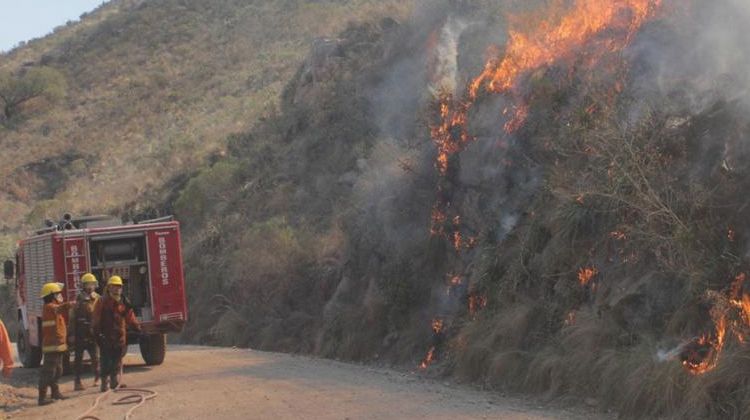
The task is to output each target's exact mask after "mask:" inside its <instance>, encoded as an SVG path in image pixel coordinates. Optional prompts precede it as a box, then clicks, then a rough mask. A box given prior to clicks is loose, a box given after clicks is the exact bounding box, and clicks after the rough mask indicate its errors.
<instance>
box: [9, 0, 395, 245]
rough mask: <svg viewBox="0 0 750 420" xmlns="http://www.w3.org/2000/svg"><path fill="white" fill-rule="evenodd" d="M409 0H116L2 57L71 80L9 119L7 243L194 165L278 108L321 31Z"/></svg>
mask: <svg viewBox="0 0 750 420" xmlns="http://www.w3.org/2000/svg"><path fill="white" fill-rule="evenodd" d="M408 4H409V2H379V1H366V0H362V1H347V2H344V3H342V2H339V1H322V2H314V3H310V2H304V1H284V2H268V1H249V2H248V1H234V0H219V1H210V2H206V1H197V0H196V1H190V0H188V1H185V0H154V1H142V0H118V1H113V2H110V3H106V4H104V5H103V6H101V7H100V8H99V9H97V10H96V11H94V12H92V13H90V14H86V15H84V16H82V18H81V21H80V22H75V23H74V22H71V23H69V24H67V25H65V26H63V27H60V28H58V29H57V30H56V31H55V32H54V33H52V34H50V35H49V36H47V37H44V38H41V39H37V40H33V41H31V42H29V43H26V44H25V45H23V46H20V47H18V48H16V49H15V50H13V51H11V52H9V53H6V54H4V55H2V56H0V71H8V72H11V73H13V74H19V73H23V72H24V71H27V70H29V69H31V68H35V67H40V66H46V67H50V68H52V69H54V70H56V71H58V72H59V73H61V74H62V75H63V76H64V78H65V80H66V82H67V85H68V86H67V94H66V96H65V97H64V98H63V99H62V101H60V102H59V103H57V104H56V105H54V106H52V107H36V106H34V104H32V106H29V109H28V110H27V111H28V112H26V115H25V116H24V118H19V119H18V120H17V121H13V122H12V124H0V150H1V152H0V176H2V178H3V179H4V182H3V183H2V185H0V203H1V204H2V205H0V231H2V232H3V237H2V242H3V243H4V245H3V247H4V248H5V249H6V251H5V252H7V249H8V248H10V244H12V243H14V241H15V237H16V236H17V234H18V232H19V231H22V230H24V229H29V228H31V227H36V226H39V224H40V223H41V222H42V221H43V219H44V217H53V218H57V217H60V215H61V214H62V213H61V212H63V211H72V212H75V213H79V214H80V213H83V212H87V213H101V212H114V213H117V212H120V211H121V209H122V208H123V207H125V205H126V204H127V203H128V202H130V201H133V200H136V199H137V198H139V197H141V196H142V195H145V194H147V193H150V194H153V193H154V191H160V187H162V186H164V185H166V184H168V183H170V182H174V181H175V180H176V179H179V177H180V176H181V175H182V174H184V173H191V172H193V171H195V170H196V168H197V167H199V166H200V165H202V164H203V163H204V162H205V161H206V159H207V158H208V157H209V156H210V155H212V154H217V153H218V154H221V153H223V150H224V148H225V142H226V138H227V136H228V135H229V134H230V133H234V132H239V131H242V130H245V129H247V128H248V127H249V126H250V125H251V124H252V121H254V120H255V119H256V118H258V117H260V116H261V115H262V114H263V112H267V110H268V109H272V108H273V107H274V106H275V104H276V103H277V101H278V97H279V94H280V92H281V88H282V87H283V86H284V84H285V83H286V82H287V81H288V80H289V79H290V78H291V76H292V75H293V74H294V71H295V69H296V66H297V64H298V63H299V61H300V60H301V59H302V58H303V57H304V54H305V53H306V51H307V49H308V46H309V44H310V42H311V40H312V39H314V38H315V37H317V36H320V35H323V34H330V33H336V32H338V31H339V30H340V29H341V28H343V27H344V25H345V24H346V23H347V22H349V21H351V20H358V19H361V18H363V17H367V18H371V17H377V16H378V15H379V14H382V13H384V12H387V13H389V14H395V15H398V14H400V13H405V12H407V11H408V10H409V6H408ZM37 108H38V109H37ZM138 204H141V203H138ZM131 207H132V206H131Z"/></svg>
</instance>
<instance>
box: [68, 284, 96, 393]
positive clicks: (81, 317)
mask: <svg viewBox="0 0 750 420" xmlns="http://www.w3.org/2000/svg"><path fill="white" fill-rule="evenodd" d="M99 298H100V296H99V294H97V293H96V292H92V293H90V294H89V293H88V292H86V291H85V290H83V291H81V293H79V294H78V296H76V304H75V307H74V309H73V322H72V324H73V331H72V333H73V334H72V335H73V337H74V343H75V356H74V357H75V359H74V365H73V366H74V369H75V375H76V379H75V384H76V385H75V386H76V389H78V390H82V389H84V387H83V384H82V383H81V371H82V370H83V353H84V352H87V353H88V354H89V357H90V358H91V366H92V368H93V369H94V383H95V384H96V382H97V381H98V380H99V348H98V347H97V345H96V340H95V337H94V329H93V327H92V325H91V321H92V320H91V318H92V315H93V313H94V307H95V306H96V302H97V301H98V300H99Z"/></svg>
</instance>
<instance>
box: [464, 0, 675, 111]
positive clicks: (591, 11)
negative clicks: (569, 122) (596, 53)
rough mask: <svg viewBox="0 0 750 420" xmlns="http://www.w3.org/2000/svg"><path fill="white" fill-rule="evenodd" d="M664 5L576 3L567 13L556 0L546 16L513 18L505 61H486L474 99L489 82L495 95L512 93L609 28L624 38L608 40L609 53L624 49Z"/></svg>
mask: <svg viewBox="0 0 750 420" xmlns="http://www.w3.org/2000/svg"><path fill="white" fill-rule="evenodd" d="M661 3H662V0H576V1H575V4H574V5H573V6H572V7H570V8H568V10H565V9H566V7H565V2H564V1H563V0H554V2H553V5H552V7H551V8H549V9H548V10H547V11H546V12H547V13H546V14H543V15H541V14H532V15H525V16H524V15H522V16H517V17H511V26H512V29H511V30H510V34H509V40H508V42H507V44H506V45H505V53H504V57H503V59H502V60H498V59H496V58H493V59H490V60H489V61H488V62H487V65H486V66H485V70H484V72H483V73H482V74H481V75H479V77H477V78H476V79H475V80H474V81H473V82H472V84H471V88H470V96H471V98H472V99H473V98H476V97H477V94H478V93H479V90H480V89H481V88H482V86H483V85H484V84H485V83H488V82H489V84H488V86H487V90H488V91H490V92H494V93H497V92H503V91H508V90H510V89H512V88H514V87H515V85H516V83H517V81H518V78H519V76H521V75H522V74H524V73H525V72H527V71H529V70H533V69H535V68H539V67H542V66H545V65H550V64H552V63H554V62H555V61H557V60H559V59H561V58H564V57H568V56H570V55H571V54H572V53H574V52H576V50H578V49H579V48H580V47H581V46H583V45H585V44H586V43H588V42H590V41H593V40H595V39H596V37H597V36H598V35H599V34H601V33H602V32H604V31H605V30H607V31H608V32H620V33H622V34H623V36H620V37H612V38H609V39H607V40H606V41H605V42H604V44H605V46H606V47H608V48H606V50H608V51H617V50H620V49H622V48H623V47H625V46H626V45H627V44H628V43H630V40H631V39H632V37H633V35H635V33H636V31H637V30H638V29H639V28H640V27H641V26H642V25H643V24H644V23H645V21H646V20H647V19H649V18H651V17H652V16H653V15H654V13H655V11H656V9H657V8H658V7H659V6H660V5H661Z"/></svg>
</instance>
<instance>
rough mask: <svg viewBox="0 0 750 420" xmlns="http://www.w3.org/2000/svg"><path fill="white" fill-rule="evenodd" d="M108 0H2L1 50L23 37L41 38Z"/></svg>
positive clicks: (0, 18) (0, 2) (6, 49)
mask: <svg viewBox="0 0 750 420" xmlns="http://www.w3.org/2000/svg"><path fill="white" fill-rule="evenodd" d="M102 3H105V1H104V0H0V52H1V51H8V50H10V49H11V48H13V47H14V46H15V45H16V44H18V42H20V41H28V40H30V39H32V38H39V37H42V36H44V35H47V34H48V33H50V32H52V29H54V28H55V27H56V26H59V25H63V24H65V22H67V21H69V20H78V17H79V16H80V15H81V14H82V13H83V12H90V11H92V10H94V9H95V8H97V7H98V6H99V5H101V4H102Z"/></svg>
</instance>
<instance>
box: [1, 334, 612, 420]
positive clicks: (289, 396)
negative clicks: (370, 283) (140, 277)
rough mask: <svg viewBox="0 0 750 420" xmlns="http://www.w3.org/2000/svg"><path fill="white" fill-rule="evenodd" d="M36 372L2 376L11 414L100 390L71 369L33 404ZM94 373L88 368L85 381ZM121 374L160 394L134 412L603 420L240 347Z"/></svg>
mask: <svg viewBox="0 0 750 420" xmlns="http://www.w3.org/2000/svg"><path fill="white" fill-rule="evenodd" d="M36 379H37V373H36V370H27V369H17V370H15V371H14V377H13V378H12V379H11V381H10V385H11V386H10V387H9V386H8V381H5V382H3V388H2V389H1V390H0V397H3V398H5V399H6V400H8V399H10V401H8V402H7V405H6V408H5V410H6V412H5V413H6V415H7V416H8V417H9V418H12V419H44V420H47V419H50V420H53V419H54V420H58V419H60V420H66V419H70V420H75V419H76V418H77V417H78V416H79V415H80V414H82V413H84V412H85V411H86V410H87V409H88V407H89V406H90V405H91V404H92V403H93V401H94V400H95V398H96V397H97V396H98V395H99V393H98V392H97V391H96V390H95V389H94V388H93V387H89V389H87V390H86V391H83V392H73V383H72V378H70V377H65V378H63V381H62V390H63V393H64V394H65V395H67V396H69V397H70V398H69V399H68V400H65V401H59V402H57V403H55V404H53V405H51V406H47V407H36V385H35V384H36ZM92 381H93V379H92V378H91V376H90V375H89V376H88V377H87V379H86V383H87V384H89V385H90V384H91V382H92ZM123 382H124V383H125V384H127V385H129V386H130V387H144V388H149V389H152V390H154V391H157V392H158V393H159V396H158V397H157V398H156V399H154V400H151V401H148V402H147V403H146V404H145V405H144V406H143V407H141V408H139V409H138V410H137V411H135V413H134V415H133V420H145V419H150V420H151V419H179V420H191V419H195V420H205V419H213V420H218V419H227V420H245V419H274V420H277V419H278V420H287V419H289V420H303V419H304V420H317V419H326V420H328V419H335V420H345V419H351V420H355V419H356V420H359V419H381V420H391V419H392V420H411V419H430V420H443V419H445V420H448V419H450V420H470V419H471V420H474V419H499V420H594V419H604V417H601V416H600V415H596V414H592V413H586V412H579V411H572V410H564V409H559V408H558V409H545V408H541V407H538V406H536V405H535V404H533V402H530V401H522V400H517V399H512V398H504V397H499V396H497V395H495V394H491V393H485V392H481V391H477V390H473V389H471V388H469V387H465V386H460V385H454V384H448V383H444V382H441V381H436V380H432V379H425V378H421V377H419V375H414V374H411V373H408V372H403V373H402V372H398V371H394V370H389V369H381V368H372V367H367V366H361V365H352V364H345V363H339V362H335V361H329V360H318V359H312V358H309V357H301V356H291V355H285V354H275V353H263V352H257V351H252V350H244V349H242V350H240V349H217V348H208V347H196V346H172V347H170V349H169V351H168V353H167V360H166V362H165V364H164V365H162V366H158V367H153V368H151V367H146V366H144V365H143V360H142V359H141V358H140V356H139V355H138V353H137V349H131V352H130V353H129V354H128V356H127V357H126V369H125V379H124V381H123ZM112 400H114V396H113V395H109V396H107V397H106V399H105V400H104V401H103V407H101V408H99V409H98V410H97V411H96V412H95V413H94V414H96V415H98V416H99V417H101V418H102V420H119V419H121V418H122V417H123V415H124V413H125V411H127V409H128V407H127V406H112V405H110V403H111V401H112Z"/></svg>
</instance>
